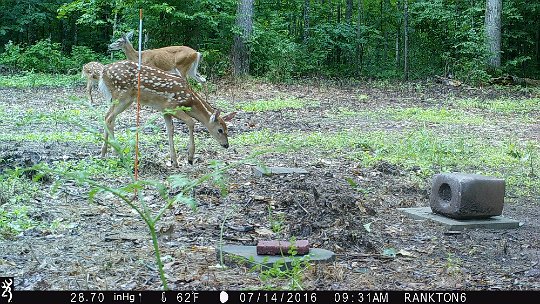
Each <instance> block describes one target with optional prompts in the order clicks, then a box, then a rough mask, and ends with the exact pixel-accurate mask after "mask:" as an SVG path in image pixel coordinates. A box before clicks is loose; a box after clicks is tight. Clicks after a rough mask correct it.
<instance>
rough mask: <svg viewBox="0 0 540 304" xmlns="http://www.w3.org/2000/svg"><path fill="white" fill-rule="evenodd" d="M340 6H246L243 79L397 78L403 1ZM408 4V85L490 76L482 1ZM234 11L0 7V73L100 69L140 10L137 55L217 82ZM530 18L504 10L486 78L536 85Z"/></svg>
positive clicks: (150, 5)
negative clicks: (165, 58)
mask: <svg viewBox="0 0 540 304" xmlns="http://www.w3.org/2000/svg"><path fill="white" fill-rule="evenodd" d="M347 3H348V2H347V1H342V0H328V1H304V0H290V1H270V2H268V1H262V2H261V1H254V7H255V10H254V16H253V25H254V30H253V36H252V37H251V40H250V41H248V42H247V44H248V47H249V49H250V51H251V53H250V57H251V74H253V75H255V76H262V77H266V78H268V79H270V80H272V81H291V80H293V79H295V78H297V77H305V76H324V77H340V78H341V77H363V76H367V77H375V78H381V79H392V78H399V77H402V73H403V64H404V58H403V49H404V41H403V40H404V39H403V35H404V28H403V27H404V12H403V1H394V0H393V1H383V0H362V1H361V2H360V1H353V8H352V11H350V12H347V11H348V9H347ZM408 3H409V31H408V32H409V68H410V71H411V72H410V74H411V76H412V77H413V78H424V77H426V76H431V75H434V74H436V75H441V74H452V75H453V76H454V77H456V78H459V79H461V80H465V81H467V82H472V83H476V82H483V81H485V80H486V79H487V78H488V77H489V76H490V75H489V74H488V73H487V72H486V67H485V59H486V56H487V55H488V54H487V51H486V45H485V39H484V36H485V35H484V13H485V1H470V0H453V1H447V0H433V1H425V0H409V1H408ZM237 4H238V1H236V0H183V1H179V0H174V1H166V2H164V1H158V0H138V1H106V0H92V1H90V0H72V1H63V0H43V1H38V0H25V1H15V0H5V1H2V2H0V10H1V11H2V12H4V14H3V15H2V20H3V21H4V22H3V23H2V25H0V45H1V46H3V50H0V64H4V65H8V66H13V67H18V68H20V69H23V70H32V69H33V70H34V71H41V72H54V73H58V72H69V73H74V72H76V71H78V70H79V69H80V66H81V65H82V64H83V63H85V62H87V61H91V60H100V61H101V60H104V59H105V58H104V57H102V56H104V55H105V54H106V47H107V44H108V43H110V41H111V40H112V39H113V37H118V35H119V34H120V33H122V32H127V31H129V30H134V29H137V26H138V12H139V8H143V9H144V26H145V29H144V31H145V35H146V34H147V35H148V40H145V45H144V48H146V49H149V48H157V47H163V46H167V45H188V46H191V47H193V48H195V49H197V50H198V51H200V52H202V53H203V56H204V57H203V58H204V59H203V61H202V63H201V72H202V73H203V74H206V75H207V76H210V78H212V77H221V76H224V75H227V74H229V73H230V72H231V70H232V69H231V62H230V57H231V56H230V55H231V54H230V52H231V46H232V44H233V37H234V35H235V33H237V32H238V29H236V28H235V27H236V26H235V18H236V11H237V10H236V9H237ZM306 5H309V7H307V6H306ZM539 13H540V3H538V1H522V0H508V1H505V2H504V5H503V11H502V48H503V49H502V68H501V70H499V71H495V73H511V74H517V75H525V76H527V77H531V78H536V77H537V76H539V75H540V64H539V60H540V57H539V56H538V51H537V45H538V43H539V42H538V39H539V38H538V37H537V30H536V29H537V28H538V22H537V19H538V15H539ZM9 41H13V43H8V42H9ZM94 52H95V53H94ZM25 53H27V54H25ZM96 54H99V55H96ZM114 56H117V57H116V58H118V56H119V55H114Z"/></svg>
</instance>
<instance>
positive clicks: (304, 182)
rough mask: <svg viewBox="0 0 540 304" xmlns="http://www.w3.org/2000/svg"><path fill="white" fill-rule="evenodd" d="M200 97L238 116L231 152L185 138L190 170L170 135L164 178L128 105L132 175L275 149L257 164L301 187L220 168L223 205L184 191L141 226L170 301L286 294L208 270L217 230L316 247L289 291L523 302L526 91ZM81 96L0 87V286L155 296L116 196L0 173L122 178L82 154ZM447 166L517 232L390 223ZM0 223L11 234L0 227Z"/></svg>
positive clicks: (129, 216)
mask: <svg viewBox="0 0 540 304" xmlns="http://www.w3.org/2000/svg"><path fill="white" fill-rule="evenodd" d="M214 89H215V90H214V92H215V93H211V94H210V95H209V100H210V102H211V103H213V104H217V105H218V106H219V107H220V108H221V109H223V110H224V112H230V111H233V110H235V111H238V114H237V116H236V117H235V118H234V119H233V123H232V124H231V125H230V126H229V135H230V143H231V148H229V149H228V150H225V149H222V148H221V147H220V146H219V145H218V144H217V143H215V142H213V140H211V139H210V138H209V136H208V134H207V132H206V131H205V130H203V128H202V127H201V126H200V125H198V126H197V128H196V133H197V134H196V144H197V148H196V154H195V164H194V165H193V166H190V165H188V164H187V163H186V162H185V159H184V157H185V153H184V151H185V145H186V136H187V129H186V128H185V126H183V125H182V124H181V123H178V122H176V123H175V127H176V130H177V132H176V137H175V140H176V148H177V150H178V151H179V155H180V160H179V162H180V163H181V167H180V168H171V167H170V166H168V152H167V151H168V150H167V141H166V134H165V128H164V124H163V122H162V119H161V118H160V117H159V115H156V113H154V112H153V111H152V110H149V109H143V112H142V117H143V122H145V123H146V124H145V127H144V128H143V131H142V135H141V154H142V160H141V175H142V178H144V179H157V180H162V181H163V180H165V179H166V178H167V176H169V175H171V174H177V173H183V174H186V175H187V176H189V177H198V176H201V175H203V174H205V173H207V172H209V169H208V166H209V164H210V160H214V159H215V160H221V161H223V162H226V163H230V162H234V161H237V160H242V159H245V158H246V157H247V156H248V155H249V154H250V153H251V152H252V151H256V150H262V149H275V150H274V151H273V152H269V153H266V154H263V155H261V156H259V157H258V158H259V160H260V161H261V162H263V163H264V164H265V165H267V166H287V167H301V168H304V169H306V170H308V171H309V174H307V175H288V176H273V177H264V178H257V177H255V176H254V175H253V171H252V169H253V165H251V164H244V165H240V166H238V167H235V168H233V169H231V170H230V171H229V172H228V175H227V177H228V183H227V184H228V188H229V194H228V195H227V196H222V195H221V194H220V191H219V189H218V188H217V187H216V186H214V185H212V184H204V185H201V186H199V187H198V188H197V190H196V191H195V197H196V199H197V201H198V208H197V210H196V211H193V210H192V209H190V208H189V207H187V206H184V205H176V206H174V208H172V209H171V210H170V211H168V212H166V214H165V216H164V218H163V219H162V221H160V223H159V224H158V229H160V231H162V232H163V233H161V234H160V238H159V241H160V246H161V247H160V248H161V254H162V259H163V261H164V264H165V271H166V276H167V278H168V281H169V287H170V288H171V289H212V290H221V289H244V288H248V289H260V288H264V287H268V286H270V287H272V288H288V287H290V286H291V285H290V281H289V280H287V279H280V278H275V279H268V280H265V279H264V277H263V276H261V273H260V272H257V271H251V270H250V269H247V268H245V267H233V268H228V269H222V268H220V267H216V265H217V264H218V260H217V258H216V251H215V248H216V247H217V246H218V244H219V241H220V227H221V223H222V222H223V221H224V220H225V217H227V219H226V221H225V226H224V227H225V229H224V231H223V240H224V242H225V243H226V244H246V245H255V244H256V243H257V241H258V240H263V239H270V238H273V239H289V238H290V237H296V238H298V239H308V240H309V241H310V243H311V244H312V246H314V247H320V248H325V249H329V250H333V251H334V252H335V253H336V254H337V259H336V261H335V262H333V263H330V264H316V265H313V266H312V267H310V268H308V269H305V270H304V271H303V272H302V273H301V275H300V276H299V277H298V278H299V279H300V282H299V283H300V284H301V286H302V287H303V288H305V289H322V290H324V289H332V290H333V289H353V290H366V289H389V290H403V289H406V290H411V289H417V290H418V289H450V290H452V289H466V290H478V289H503V290H508V289H512V290H518V289H540V209H539V198H540V192H539V190H538V189H540V188H539V187H538V186H539V185H540V184H539V182H538V176H537V174H538V172H540V171H539V170H540V168H539V166H538V163H539V159H540V158H538V156H539V155H540V153H539V150H540V148H539V146H538V142H539V139H540V138H539V137H540V122H539V114H540V110H539V109H540V101H539V100H540V94H539V92H538V91H534V90H529V89H521V90H518V89H513V90H510V89H501V88H449V87H445V86H442V85H438V84H433V83H407V84H389V83H374V82H373V83H363V84H356V85H354V86H353V85H337V84H328V83H324V82H320V83H318V82H314V83H304V84H295V85H272V84H267V83H259V82H249V83H246V84H242V85H239V84H231V83H219V84H218V85H216V86H215V87H214ZM95 99H96V100H99V101H100V103H99V104H97V105H94V106H89V105H87V104H86V101H85V97H84V92H83V88H82V86H80V87H75V88H48V87H41V88H32V89H1V90H0V117H1V119H0V171H3V172H4V173H3V174H4V175H3V178H4V180H3V181H2V183H3V186H4V187H3V188H2V189H0V208H3V210H4V211H3V215H0V227H4V231H3V235H2V236H0V237H2V238H0V275H8V276H15V278H16V286H15V288H17V289H19V290H21V289H31V290H34V289H55V290H58V289H68V290H77V289H92V290H93V289H109V290H116V289H122V290H131V289H151V290H152V289H159V288H160V286H161V282H160V280H159V276H158V274H157V271H156V266H155V262H154V256H153V247H152V243H151V239H150V237H149V234H148V232H147V227H146V226H145V224H144V223H143V222H142V220H141V219H140V218H139V217H138V216H137V214H135V213H134V212H133V211H132V210H130V208H129V207H128V206H126V205H125V204H123V203H122V202H121V201H120V200H119V199H117V198H116V197H114V196H112V195H107V194H99V195H98V196H97V197H96V198H95V200H94V202H92V203H89V201H88V195H89V190H90V189H89V188H88V187H83V186H79V185H77V184H76V183H74V182H71V181H68V182H65V183H63V184H62V185H61V186H60V187H59V188H58V189H57V190H56V191H52V189H53V188H54V187H53V184H54V183H53V180H45V181H41V182H34V181H31V180H29V179H27V178H25V177H24V175H23V176H20V175H17V174H16V173H13V172H12V171H9V170H8V169H9V168H13V167H14V166H24V164H25V163H26V164H28V163H33V162H34V161H36V160H40V161H43V162H45V163H47V164H49V165H50V166H52V167H57V168H63V169H66V170H72V171H76V170H83V171H86V172H87V173H88V174H89V175H90V176H91V177H92V178H94V179H95V180H97V181H100V182H103V183H106V184H108V185H113V186H121V185H123V184H126V183H127V182H129V181H130V179H131V172H129V171H128V170H126V169H125V168H123V167H122V164H121V163H120V161H119V160H118V157H117V156H116V155H115V154H114V153H110V154H109V155H108V157H107V158H106V159H105V160H102V159H101V158H100V157H99V151H100V145H101V142H100V140H101V139H100V137H99V134H96V133H94V132H93V131H92V130H96V131H99V130H102V119H103V115H104V113H105V112H106V109H107V105H105V104H103V103H102V98H101V96H99V97H97V98H96V97H95ZM134 117H135V115H134V109H133V107H131V108H130V109H128V110H127V111H126V112H124V113H123V114H121V115H120V116H119V118H118V119H117V125H116V129H115V131H116V134H117V136H118V138H119V140H120V141H121V142H125V143H126V144H127V143H129V142H130V141H132V140H133V137H134V133H133V126H134V125H135V123H134V120H135V119H134ZM453 171H461V172H467V173H481V174H489V175H496V176H500V177H503V178H505V179H506V181H507V193H506V205H505V209H504V214H503V215H504V216H506V217H509V218H512V219H516V220H519V221H520V222H521V223H522V226H521V227H520V228H518V229H513V230H489V229H473V230H465V231H463V232H449V231H447V230H446V229H445V227H443V226H440V225H438V224H435V223H432V222H429V221H418V220H413V219H411V218H408V217H406V216H405V215H404V214H403V213H402V212H400V211H399V210H398V208H402V207H420V206H428V205H429V201H428V197H429V192H430V178H431V176H432V175H433V174H435V173H439V172H453ZM143 197H144V200H145V201H146V202H147V203H148V204H149V206H150V208H154V209H157V208H159V207H160V206H161V205H163V201H161V199H160V198H159V196H157V194H155V193H152V192H150V191H145V192H144V194H143ZM21 206H25V207H24V208H23V209H24V210H21ZM17 210H18V212H19V214H21V213H22V214H24V215H25V216H26V218H25V217H21V216H18V215H17V214H15V213H16V212H15V211H17ZM2 219H3V220H4V224H3V225H4V226H1V225H2V224H1V223H2ZM8 220H9V221H11V222H12V223H13V224H14V225H18V226H20V227H11V228H9V229H11V230H9V229H8V228H5V227H6V225H7V224H6V223H5V222H6V221H8ZM22 226H25V227H28V228H30V229H23V228H22ZM6 231H7V232H6Z"/></svg>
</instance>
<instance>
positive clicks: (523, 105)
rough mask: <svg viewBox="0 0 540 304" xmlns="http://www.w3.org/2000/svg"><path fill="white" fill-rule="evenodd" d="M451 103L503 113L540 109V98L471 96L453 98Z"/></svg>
mask: <svg viewBox="0 0 540 304" xmlns="http://www.w3.org/2000/svg"><path fill="white" fill-rule="evenodd" d="M450 104H453V105H456V106H458V107H460V108H463V109H470V108H476V109H481V110H488V111H492V112H496V113H502V114H512V113H529V112H532V111H538V110H539V109H540V98H530V99H494V100H481V99H478V98H469V99H457V100H453V101H450Z"/></svg>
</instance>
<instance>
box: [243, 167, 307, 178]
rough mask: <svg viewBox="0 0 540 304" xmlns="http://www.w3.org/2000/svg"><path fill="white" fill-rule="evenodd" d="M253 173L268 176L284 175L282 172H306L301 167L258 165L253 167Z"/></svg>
mask: <svg viewBox="0 0 540 304" xmlns="http://www.w3.org/2000/svg"><path fill="white" fill-rule="evenodd" d="M253 173H254V174H255V176H257V177H262V176H270V175H284V174H293V173H296V174H308V173H309V172H308V171H307V170H306V169H302V168H287V167H265V168H263V167H259V166H256V167H254V168H253Z"/></svg>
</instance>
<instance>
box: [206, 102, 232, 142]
mask: <svg viewBox="0 0 540 304" xmlns="http://www.w3.org/2000/svg"><path fill="white" fill-rule="evenodd" d="M219 115H220V111H219V110H216V111H215V112H214V113H213V114H212V115H211V116H210V119H209V122H208V126H207V129H208V132H210V135H212V137H214V139H216V140H217V141H218V142H219V144H220V145H221V146H222V147H223V148H229V134H228V133H227V125H226V123H225V122H227V121H230V120H231V119H232V118H233V117H234V116H235V115H236V112H233V113H230V114H228V115H225V116H223V117H221V116H219Z"/></svg>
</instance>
